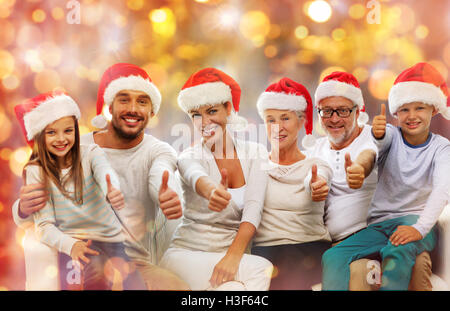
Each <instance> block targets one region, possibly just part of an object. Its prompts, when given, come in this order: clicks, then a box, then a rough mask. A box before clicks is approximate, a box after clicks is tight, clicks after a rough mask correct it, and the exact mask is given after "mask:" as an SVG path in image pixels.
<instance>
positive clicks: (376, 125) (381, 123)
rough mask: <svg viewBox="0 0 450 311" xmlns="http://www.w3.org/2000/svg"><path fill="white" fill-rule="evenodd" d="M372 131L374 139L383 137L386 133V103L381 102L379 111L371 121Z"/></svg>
mask: <svg viewBox="0 0 450 311" xmlns="http://www.w3.org/2000/svg"><path fill="white" fill-rule="evenodd" d="M372 133H373V136H374V137H375V138H376V139H381V138H383V136H384V134H385V133H386V105H385V104H381V113H380V114H379V115H377V116H375V118H373V122H372Z"/></svg>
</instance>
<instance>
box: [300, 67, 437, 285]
mask: <svg viewBox="0 0 450 311" xmlns="http://www.w3.org/2000/svg"><path fill="white" fill-rule="evenodd" d="M315 105H316V107H317V110H318V112H319V121H320V125H321V126H322V128H323V130H324V131H325V133H326V135H327V137H323V138H320V139H318V140H317V142H316V144H315V145H314V146H313V147H311V148H310V149H308V150H307V154H308V155H309V156H313V157H318V158H321V159H323V160H325V161H327V162H328V163H329V164H330V166H331V168H332V169H333V178H332V180H331V187H330V192H329V194H328V197H327V199H326V201H325V216H324V220H325V224H326V226H327V228H328V231H329V232H330V235H331V238H332V242H333V246H334V245H336V244H338V243H340V242H341V241H343V240H344V239H346V238H348V237H350V236H351V235H353V234H355V233H356V232H358V231H360V230H362V229H364V228H366V227H367V214H368V208H369V205H370V201H371V200H372V196H373V193H374V191H375V187H376V184H377V167H376V165H375V164H376V161H377V157H378V150H377V147H376V146H375V144H374V143H373V142H372V138H371V126H369V125H366V124H365V123H366V122H367V121H368V119H369V118H368V115H367V113H366V112H365V106H364V100H363V96H362V92H361V89H360V86H359V83H358V81H357V79H356V78H355V77H354V76H353V75H351V74H349V73H346V72H333V73H331V74H330V75H328V76H326V77H325V78H324V79H323V81H322V82H321V83H320V84H319V86H318V87H317V90H316V93H315ZM370 259H376V257H375V258H367V259H360V260H357V261H354V262H353V263H352V264H351V265H350V274H351V275H350V283H349V289H350V290H373V289H376V288H377V287H378V285H379V284H377V283H379V282H378V280H377V278H376V277H375V278H371V277H372V276H376V273H378V272H377V271H373V270H372V271H371V269H372V268H373V267H376V266H375V265H373V264H372V262H370ZM430 277H431V260H430V257H429V254H428V253H422V254H421V255H419V256H418V258H417V260H416V266H415V267H414V272H413V277H412V280H411V285H410V289H416V290H417V289H419V290H424V289H429V288H431V285H430V286H428V285H429V284H430V282H429V279H430ZM424 284H425V285H424Z"/></svg>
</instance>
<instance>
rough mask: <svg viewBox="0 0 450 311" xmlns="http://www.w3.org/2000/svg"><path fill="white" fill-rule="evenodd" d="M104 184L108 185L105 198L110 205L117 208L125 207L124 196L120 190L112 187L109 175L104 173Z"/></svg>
mask: <svg viewBox="0 0 450 311" xmlns="http://www.w3.org/2000/svg"><path fill="white" fill-rule="evenodd" d="M106 185H107V186H108V190H107V195H106V198H107V199H108V201H109V203H110V204H111V206H112V207H113V208H115V209H117V210H119V209H122V208H124V207H125V198H124V197H123V194H122V192H121V191H120V190H118V189H116V188H114V186H113V185H112V183H111V177H110V176H109V174H106Z"/></svg>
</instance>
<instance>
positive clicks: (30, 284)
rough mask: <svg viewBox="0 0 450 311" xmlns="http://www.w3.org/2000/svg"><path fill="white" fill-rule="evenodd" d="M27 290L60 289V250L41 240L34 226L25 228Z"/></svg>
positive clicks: (24, 248)
mask: <svg viewBox="0 0 450 311" xmlns="http://www.w3.org/2000/svg"><path fill="white" fill-rule="evenodd" d="M23 251H24V257H25V276H26V282H25V289H26V290H53V291H54V290H59V289H60V287H59V272H58V271H59V270H58V251H57V250H55V249H53V248H51V247H50V246H47V245H46V244H44V243H41V242H39V240H38V239H37V237H36V235H35V233H34V227H31V228H29V229H27V230H25V239H24V242H23Z"/></svg>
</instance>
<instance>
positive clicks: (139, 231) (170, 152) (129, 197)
mask: <svg viewBox="0 0 450 311" xmlns="http://www.w3.org/2000/svg"><path fill="white" fill-rule="evenodd" d="M94 143H95V141H94V137H93V133H88V134H85V135H83V136H82V137H81V144H82V145H83V144H94ZM102 150H103V151H104V152H105V154H106V158H107V159H108V161H109V163H110V165H111V167H112V168H113V169H114V170H115V171H116V173H117V175H118V178H119V181H120V187H121V191H122V193H123V195H124V197H125V207H124V208H123V209H121V210H119V211H118V215H119V217H120V219H121V221H122V222H123V224H124V225H125V226H126V228H127V229H128V230H129V231H130V232H131V234H132V237H130V236H129V235H126V236H127V240H126V241H125V245H126V252H127V254H128V256H130V258H131V259H133V260H139V261H145V262H150V263H153V264H157V263H158V262H159V260H160V259H161V257H162V255H163V254H164V252H165V250H166V249H167V248H168V246H169V244H170V237H171V236H172V233H173V230H174V228H175V227H176V225H178V223H179V222H180V219H176V220H167V218H166V217H165V216H164V214H163V213H162V211H161V209H160V208H159V200H158V196H159V188H160V186H161V182H162V174H163V173H164V171H165V170H167V171H169V182H168V186H169V187H170V188H172V189H173V190H174V191H175V192H176V193H177V194H178V196H179V197H180V198H182V191H181V186H180V182H179V177H178V176H177V175H176V174H175V171H176V169H177V154H176V151H175V150H174V149H173V148H172V147H171V146H170V145H169V144H167V143H165V142H162V141H160V140H159V139H157V138H155V137H153V136H151V135H147V134H145V135H144V139H143V141H142V142H141V143H139V144H138V145H137V146H135V147H133V148H130V149H111V148H102ZM13 217H14V221H15V222H16V224H17V225H18V226H21V227H24V226H26V224H27V223H28V224H29V223H32V221H33V218H32V216H30V217H28V218H21V217H20V216H19V215H18V200H17V201H16V203H15V204H14V205H13ZM166 230H167V231H169V232H166ZM125 232H126V231H125ZM126 233H127V232H126Z"/></svg>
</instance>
